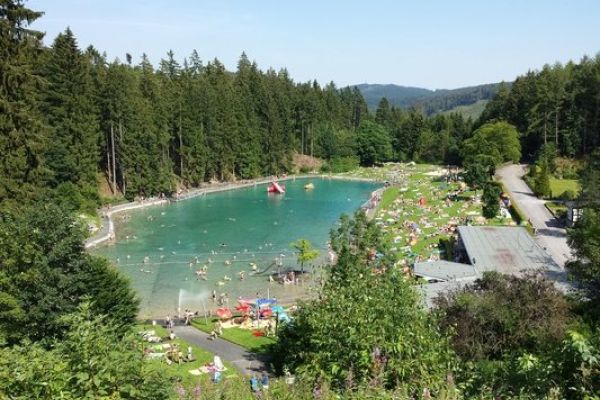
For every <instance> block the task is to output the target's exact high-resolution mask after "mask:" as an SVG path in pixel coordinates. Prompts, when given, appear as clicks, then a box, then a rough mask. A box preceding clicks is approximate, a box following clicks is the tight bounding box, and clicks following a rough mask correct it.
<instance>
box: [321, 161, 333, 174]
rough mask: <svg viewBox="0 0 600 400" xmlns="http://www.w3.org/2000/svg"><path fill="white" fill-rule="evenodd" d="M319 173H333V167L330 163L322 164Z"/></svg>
mask: <svg viewBox="0 0 600 400" xmlns="http://www.w3.org/2000/svg"><path fill="white" fill-rule="evenodd" d="M319 172H321V173H323V174H327V173H329V172H331V165H329V163H326V162H325V163H323V164H321V168H319Z"/></svg>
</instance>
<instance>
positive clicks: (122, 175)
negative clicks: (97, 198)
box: [113, 120, 127, 196]
mask: <svg viewBox="0 0 600 400" xmlns="http://www.w3.org/2000/svg"><path fill="white" fill-rule="evenodd" d="M119 142H120V143H121V144H122V143H123V125H122V124H121V120H119ZM113 149H114V147H113ZM119 171H120V172H121V187H122V188H123V196H125V193H126V192H127V187H126V184H125V172H124V171H123V163H120V164H119Z"/></svg>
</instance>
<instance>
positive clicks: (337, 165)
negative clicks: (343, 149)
mask: <svg viewBox="0 0 600 400" xmlns="http://www.w3.org/2000/svg"><path fill="white" fill-rule="evenodd" d="M358 164H359V159H358V157H355V156H349V157H335V158H332V159H331V161H330V162H329V165H330V169H331V172H333V173H342V172H348V171H352V170H353V169H356V168H358Z"/></svg>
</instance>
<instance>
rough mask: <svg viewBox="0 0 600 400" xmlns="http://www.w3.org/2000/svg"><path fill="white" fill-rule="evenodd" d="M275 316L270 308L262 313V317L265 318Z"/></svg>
mask: <svg viewBox="0 0 600 400" xmlns="http://www.w3.org/2000/svg"><path fill="white" fill-rule="evenodd" d="M272 315H273V311H271V309H270V308H265V309H264V310H262V311H261V312H260V316H261V317H263V318H268V317H270V316H272Z"/></svg>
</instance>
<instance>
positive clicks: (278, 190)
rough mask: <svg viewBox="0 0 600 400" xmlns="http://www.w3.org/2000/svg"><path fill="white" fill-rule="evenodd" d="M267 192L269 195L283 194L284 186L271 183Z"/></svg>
mask: <svg viewBox="0 0 600 400" xmlns="http://www.w3.org/2000/svg"><path fill="white" fill-rule="evenodd" d="M267 192H269V193H285V186H284V185H280V184H279V183H277V182H272V183H271V185H269V187H268V188H267Z"/></svg>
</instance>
